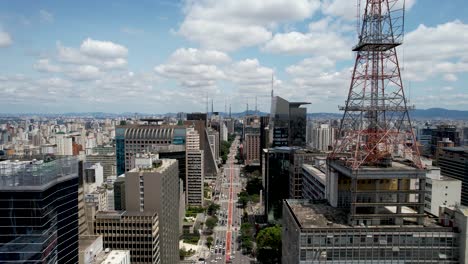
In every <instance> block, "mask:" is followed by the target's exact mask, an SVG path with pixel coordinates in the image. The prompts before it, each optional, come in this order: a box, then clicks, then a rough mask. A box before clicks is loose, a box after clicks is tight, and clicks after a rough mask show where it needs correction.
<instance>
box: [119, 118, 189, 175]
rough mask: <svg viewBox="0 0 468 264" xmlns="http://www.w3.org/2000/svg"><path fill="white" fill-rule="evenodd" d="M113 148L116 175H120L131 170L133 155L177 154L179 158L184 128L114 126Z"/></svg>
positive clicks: (182, 144) (183, 144) (183, 148)
mask: <svg viewBox="0 0 468 264" xmlns="http://www.w3.org/2000/svg"><path fill="white" fill-rule="evenodd" d="M115 148H116V150H115V151H116V155H115V157H116V160H117V175H122V174H123V173H125V172H126V171H129V170H131V169H133V167H132V166H131V160H132V157H133V156H134V155H135V154H139V153H142V152H152V153H163V152H164V153H168V152H179V153H177V154H176V155H177V156H179V157H180V155H181V154H182V153H180V152H181V151H182V152H183V151H185V127H184V126H172V125H156V124H147V125H139V124H138V125H122V126H116V128H115ZM167 156H170V154H168V155H167ZM184 161H185V160H184ZM180 170H181V171H182V170H184V169H183V168H180ZM181 178H182V180H184V181H185V178H183V177H182V176H181Z"/></svg>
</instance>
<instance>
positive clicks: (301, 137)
mask: <svg viewBox="0 0 468 264" xmlns="http://www.w3.org/2000/svg"><path fill="white" fill-rule="evenodd" d="M306 104H309V103H306V102H288V101H286V100H285V99H283V98H281V97H279V96H275V97H272V102H271V112H270V128H269V133H270V136H269V138H270V142H271V144H272V147H280V146H299V147H305V146H306V126H307V109H306V108H304V107H301V105H306Z"/></svg>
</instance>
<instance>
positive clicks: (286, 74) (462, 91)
mask: <svg viewBox="0 0 468 264" xmlns="http://www.w3.org/2000/svg"><path fill="white" fill-rule="evenodd" d="M406 8H407V10H406V11H407V13H406V27H405V31H406V33H405V42H404V45H403V46H402V47H401V48H399V57H400V62H401V63H402V66H403V68H404V70H403V81H404V84H405V87H406V90H407V94H408V95H409V94H410V95H411V96H410V99H411V103H412V104H415V105H416V107H417V108H430V107H444V108H449V109H460V110H468V87H467V86H466V83H467V80H468V78H467V72H468V45H466V43H468V24H467V23H468V21H467V20H468V4H467V3H466V1H465V0H449V1H444V3H443V4H441V2H440V1H436V0H406ZM356 14H357V12H356V1H354V0H295V1H290V0H257V1H250V0H187V1H170V0H165V1H149V0H144V1H141V0H140V1H112V3H110V2H109V1H23V0H18V1H1V2H0V56H1V58H2V59H1V60H0V67H1V69H2V70H1V71H0V91H1V92H2V96H1V98H0V104H1V105H2V106H3V107H2V109H3V110H2V112H53V113H57V112H69V111H80V112H87V111H105V112H126V111H130V112H148V113H165V112H176V111H186V112H189V111H204V109H205V105H206V104H205V103H206V97H207V96H208V97H209V98H210V100H211V98H213V99H214V104H215V110H217V111H224V107H225V104H226V105H229V104H231V105H232V109H233V111H242V110H244V109H245V108H246V103H248V104H249V107H250V108H251V109H253V108H254V102H255V97H257V98H258V100H257V101H258V107H259V109H260V110H263V111H268V110H269V107H270V105H269V102H270V101H269V95H270V89H271V76H272V75H274V80H275V81H274V87H275V94H277V95H280V96H282V97H284V98H286V99H289V100H300V101H310V102H312V104H311V105H310V106H308V111H309V112H338V109H337V106H338V105H340V104H343V101H344V100H345V96H346V93H347V90H348V87H349V83H350V78H351V72H350V68H351V67H352V66H353V63H354V60H353V58H354V54H352V52H351V48H352V46H353V45H354V44H355V43H356V18H355V17H356Z"/></svg>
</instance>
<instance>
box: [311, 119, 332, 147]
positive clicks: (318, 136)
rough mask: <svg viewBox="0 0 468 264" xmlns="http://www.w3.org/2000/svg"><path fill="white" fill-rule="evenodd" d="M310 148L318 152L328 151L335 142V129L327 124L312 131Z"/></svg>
mask: <svg viewBox="0 0 468 264" xmlns="http://www.w3.org/2000/svg"><path fill="white" fill-rule="evenodd" d="M311 136H312V144H311V146H312V148H314V149H318V150H320V151H329V150H330V149H331V147H332V146H333V143H334V141H335V129H334V128H332V127H330V125H328V124H321V125H320V127H318V128H314V129H312V135H311Z"/></svg>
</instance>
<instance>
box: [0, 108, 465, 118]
mask: <svg viewBox="0 0 468 264" xmlns="http://www.w3.org/2000/svg"><path fill="white" fill-rule="evenodd" d="M254 113H255V112H254V111H248V112H246V111H244V112H240V113H232V114H231V116H232V117H243V116H245V115H246V114H249V115H252V114H254ZM219 114H220V115H222V116H228V115H229V114H228V113H224V112H220V113H219ZM257 114H258V115H261V116H265V115H269V113H266V112H257ZM25 116H48V117H88V118H116V117H127V118H134V117H135V116H137V117H162V116H170V117H176V116H177V113H166V114H148V113H129V112H125V113H120V114H116V113H105V112H83V113H79V112H72V113H63V114H41V113H21V114H2V113H0V117H3V118H6V117H25ZM307 116H308V117H309V118H312V119H339V118H341V117H342V116H343V114H342V113H309V114H307ZM410 116H411V118H412V119H418V120H421V119H423V120H425V119H427V120H437V119H452V120H468V111H462V110H448V109H444V108H430V109H417V110H414V111H411V112H410Z"/></svg>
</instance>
